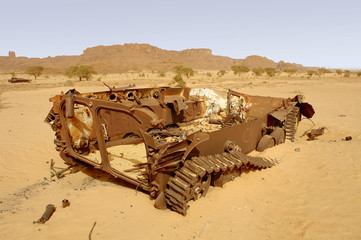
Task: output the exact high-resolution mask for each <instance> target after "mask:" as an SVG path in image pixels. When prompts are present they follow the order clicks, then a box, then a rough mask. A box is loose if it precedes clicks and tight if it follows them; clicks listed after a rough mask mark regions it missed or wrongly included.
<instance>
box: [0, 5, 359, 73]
mask: <svg viewBox="0 0 361 240" xmlns="http://www.w3.org/2000/svg"><path fill="white" fill-rule="evenodd" d="M181 3H182V4H177V2H172V3H170V2H168V1H165V0H160V1H153V2H148V1H139V0H138V1H132V2H123V3H119V2H118V1H114V0H106V1H103V2H102V3H98V2H97V1H95V0H90V1H85V0H73V1H71V0H65V1H62V2H57V3H49V2H48V1H46V0H34V1H32V2H27V1H24V0H15V1H12V2H6V3H3V4H2V5H3V9H13V10H16V12H15V11H10V10H9V11H6V12H5V13H3V14H2V15H0V20H1V22H3V23H5V22H6V24H3V25H2V26H1V28H0V29H1V30H2V32H3V33H8V34H4V36H3V37H2V38H1V39H0V56H8V52H9V51H14V52H15V53H16V56H17V57H21V56H24V57H28V58H46V57H48V56H51V57H55V56H73V55H81V54H82V53H83V50H85V49H86V48H91V47H95V46H99V45H103V46H112V45H124V44H126V43H140V44H149V45H152V46H156V47H158V48H161V49H165V50H175V51H182V50H186V49H199V48H207V49H210V50H212V54H213V55H216V56H225V57H230V58H233V59H244V58H246V57H247V56H250V55H258V56H262V57H266V58H268V59H270V60H273V61H275V62H279V61H281V60H282V61H285V62H290V63H296V64H302V65H303V66H310V67H326V68H342V69H360V68H361V64H360V62H361V46H360V44H359V42H361V33H360V32H358V31H356V30H355V29H356V27H357V26H358V23H359V22H361V15H360V14H359V13H358V9H359V8H360V7H361V3H360V2H358V1H355V0H348V1H347V0H346V1H333V2H329V1H317V2H313V1H309V0H307V1H303V2H302V3H298V2H292V3H290V2H288V1H281V0H278V1H273V2H272V3H271V2H269V1H254V2H238V1H232V0H226V1H224V2H222V3H218V2H215V1H197V2H192V1H189V0H186V1H182V2H181ZM19 6H21V7H19Z"/></svg>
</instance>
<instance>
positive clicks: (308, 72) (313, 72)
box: [307, 70, 317, 77]
mask: <svg viewBox="0 0 361 240" xmlns="http://www.w3.org/2000/svg"><path fill="white" fill-rule="evenodd" d="M316 73H317V72H316V71H314V70H308V71H307V75H308V76H309V77H312V76H313V75H315V74H316Z"/></svg>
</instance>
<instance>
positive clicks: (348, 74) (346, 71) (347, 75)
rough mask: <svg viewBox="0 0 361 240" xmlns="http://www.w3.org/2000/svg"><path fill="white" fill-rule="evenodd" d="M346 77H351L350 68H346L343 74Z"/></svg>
mask: <svg viewBox="0 0 361 240" xmlns="http://www.w3.org/2000/svg"><path fill="white" fill-rule="evenodd" d="M343 76H344V77H350V76H351V72H350V71H349V70H345V73H344V74H343Z"/></svg>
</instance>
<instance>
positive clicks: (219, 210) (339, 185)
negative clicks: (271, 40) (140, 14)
mask: <svg viewBox="0 0 361 240" xmlns="http://www.w3.org/2000/svg"><path fill="white" fill-rule="evenodd" d="M228 77H229V78H227V75H226V76H225V77H223V78H222V79H216V78H212V79H210V78H206V77H203V76H199V79H196V77H194V78H191V79H190V80H187V82H188V85H189V86H191V87H193V86H196V87H211V88H213V89H214V90H216V91H220V90H225V89H226V88H233V89H235V90H238V91H240V92H244V93H248V94H258V95H266V96H267V95H268V96H279V97H290V96H294V95H296V94H298V93H302V94H304V95H305V96H306V100H307V101H308V102H310V103H311V104H312V105H313V106H314V108H315V110H316V114H315V116H314V118H313V122H314V123H315V126H313V124H312V122H311V121H309V120H304V121H302V122H301V124H300V128H299V131H298V133H297V138H296V140H295V142H294V143H291V142H286V143H285V144H283V145H279V146H277V147H274V148H271V149H267V150H266V151H265V152H263V153H257V152H252V153H251V154H252V155H259V156H264V157H272V158H277V159H278V160H279V162H280V164H279V165H277V166H275V167H273V168H270V169H267V170H262V171H256V172H250V173H247V174H243V175H242V176H241V177H240V178H237V179H235V180H234V181H232V182H229V183H227V184H226V185H225V186H224V187H223V188H211V189H210V191H209V193H208V194H207V196H206V197H205V198H201V199H199V200H197V201H195V202H191V203H190V206H191V207H190V209H189V211H188V214H187V216H186V217H184V216H182V215H180V214H177V213H175V212H172V211H170V210H157V209H155V208H154V207H153V204H154V201H152V200H150V199H149V197H148V195H147V194H145V193H143V192H140V191H136V189H134V188H132V187H130V186H128V185H127V184H124V183H122V182H121V181H118V180H115V179H113V178H111V177H110V176H109V175H107V174H104V173H102V172H100V171H97V170H94V169H91V168H82V169H81V171H79V172H77V173H72V174H68V175H66V176H65V177H64V178H62V179H56V178H55V179H54V178H53V181H52V180H51V178H50V171H49V162H50V160H51V159H53V160H54V161H55V164H56V166H59V167H62V166H64V164H63V161H62V159H61V158H60V157H59V155H58V153H57V152H56V151H55V148H54V144H53V139H54V132H53V131H52V130H51V128H50V126H48V125H47V124H45V123H44V122H43V121H44V118H45V117H46V115H47V113H48V111H49V109H50V107H51V103H50V102H49V101H48V99H49V97H51V96H53V95H55V94H59V93H60V92H61V91H67V90H68V89H69V88H72V87H71V86H64V85H67V84H66V83H65V82H66V81H67V80H66V79H64V78H63V77H61V76H58V77H57V76H55V77H50V78H49V79H48V78H39V80H37V81H36V82H35V83H31V85H26V84H20V85H17V87H14V86H13V85H10V84H8V83H5V82H3V83H1V85H0V87H1V92H3V91H4V90H5V92H3V93H2V94H1V95H0V101H1V106H2V108H1V109H0V124H1V127H0V136H1V137H0V239H87V238H88V235H89V232H90V229H91V228H92V226H93V224H94V222H96V226H95V227H94V230H93V233H92V239H220V238H221V239H317V240H320V239H361V227H360V222H361V204H360V202H361V155H360V152H361V128H360V126H359V121H360V119H361V111H360V110H361V109H360V104H359V103H360V102H361V95H360V91H361V81H360V78H334V77H330V78H311V79H306V78H287V77H279V78H273V79H262V78H259V79H254V78H245V79H243V80H240V79H239V78H238V79H235V77H233V78H232V77H231V76H228ZM102 78H103V79H102V81H103V80H104V81H106V82H108V83H110V84H111V85H116V86H124V85H126V84H129V82H132V83H133V82H134V83H136V84H137V85H138V86H139V85H140V86H150V87H154V86H158V85H164V83H167V82H170V78H168V80H167V81H165V80H164V79H159V78H156V77H152V78H151V80H147V79H145V78H138V77H136V75H134V76H132V75H128V76H126V75H122V76H120V75H119V76H113V77H112V76H106V77H104V76H103V77H102ZM95 79H96V78H95ZM227 79H228V80H227ZM73 84H74V87H75V88H76V89H77V90H78V91H80V92H88V91H100V90H106V88H105V87H104V86H102V83H101V82H100V81H96V80H94V81H91V82H74V83H73ZM311 127H314V128H317V127H326V128H327V129H326V131H325V134H324V135H323V136H320V137H318V140H315V141H306V137H305V136H303V137H301V135H302V134H303V133H304V131H306V130H308V129H310V128H311ZM349 135H350V136H352V140H351V141H343V140H342V139H343V138H345V137H346V136H349ZM296 148H299V150H300V151H299V152H297V151H295V149H296ZM65 198H66V199H68V200H69V201H70V203H71V205H70V206H69V207H67V208H62V207H61V201H62V200H63V199H65ZM49 203H51V204H54V205H55V206H56V207H57V210H56V212H55V213H54V214H53V216H52V217H51V219H50V220H49V221H48V222H46V223H45V224H40V225H39V224H33V221H36V220H38V219H39V218H40V216H41V215H42V214H43V212H44V210H45V207H46V205H47V204H49Z"/></svg>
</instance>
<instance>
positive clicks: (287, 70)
mask: <svg viewBox="0 0 361 240" xmlns="http://www.w3.org/2000/svg"><path fill="white" fill-rule="evenodd" d="M283 72H285V73H288V76H292V74H295V73H296V72H297V69H285V70H283Z"/></svg>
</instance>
